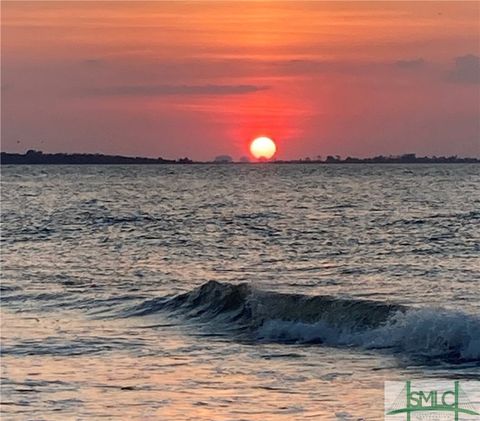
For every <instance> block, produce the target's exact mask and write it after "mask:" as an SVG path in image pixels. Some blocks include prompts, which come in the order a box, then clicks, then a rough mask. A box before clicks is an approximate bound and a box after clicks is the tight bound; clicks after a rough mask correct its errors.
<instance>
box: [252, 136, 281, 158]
mask: <svg viewBox="0 0 480 421" xmlns="http://www.w3.org/2000/svg"><path fill="white" fill-rule="evenodd" d="M250 152H251V153H252V155H253V156H254V157H255V158H257V159H270V158H271V157H272V156H273V155H275V152H277V146H276V145H275V142H274V141H273V140H272V139H270V138H269V137H265V136H261V137H257V138H256V139H254V140H253V142H252V143H251V144H250Z"/></svg>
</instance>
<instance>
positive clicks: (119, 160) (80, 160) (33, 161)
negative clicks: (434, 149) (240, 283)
mask: <svg viewBox="0 0 480 421" xmlns="http://www.w3.org/2000/svg"><path fill="white" fill-rule="evenodd" d="M0 155H1V156H0V164H1V165H135V164H137V165H138V164H141V165H166V164H170V165H172V164H176V165H179V164H215V165H225V164H228V165H235V164H248V163H251V164H256V163H258V162H256V161H255V162H248V161H247V162H234V161H233V160H230V159H226V160H224V161H218V160H216V161H193V160H191V159H189V158H180V159H177V160H174V159H173V160H172V159H164V158H145V157H128V156H121V155H103V154H79V153H72V154H66V153H54V154H50V153H43V152H41V151H35V150H30V151H27V152H26V153H24V154H18V153H8V152H2V153H1V154H0ZM264 163H266V164H478V163H480V159H479V158H460V157H457V156H449V157H445V156H441V157H436V156H434V157H427V156H424V157H417V156H416V155H415V154H405V155H400V156H376V157H373V158H352V157H347V158H345V159H342V158H340V157H339V156H331V155H329V156H327V157H326V158H325V159H324V160H322V159H310V158H305V159H295V160H285V161H283V160H274V161H265V162H264Z"/></svg>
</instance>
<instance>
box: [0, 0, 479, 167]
mask: <svg viewBox="0 0 480 421" xmlns="http://www.w3.org/2000/svg"><path fill="white" fill-rule="evenodd" d="M479 13H480V6H479V3H478V2H376V3H370V2H282V1H276V2H244V1H238V2H190V3H185V2H133V1H132V2H111V1H110V2H63V1H62V2H2V150H6V151H24V150H25V149H28V148H36V149H42V150H44V151H67V152H73V151H78V152H103V153H120V154H128V155H143V156H163V157H168V158H176V157H180V156H189V157H191V158H194V159H212V158H213V157H214V156H216V155H220V154H230V155H232V156H233V157H234V158H238V157H240V156H242V155H248V142H249V141H250V140H251V139H253V138H254V137H256V136H259V135H266V136H270V137H272V138H274V139H275V140H276V141H277V144H278V147H279V150H278V155H277V158H286V159H288V158H298V157H305V156H311V157H315V156H317V155H322V156H325V155H327V154H340V155H343V156H345V155H356V156H369V155H377V154H397V153H405V152H416V153H418V154H428V155H450V154H458V155H471V156H472V155H479V154H480V145H479V138H480V127H479V123H478V117H479V94H480V93H479V86H480V85H479V82H480V76H479V74H480V73H479V72H480V59H479V56H480V46H479V36H480V34H479V29H478V28H479V26H478V25H479V23H480V22H479Z"/></svg>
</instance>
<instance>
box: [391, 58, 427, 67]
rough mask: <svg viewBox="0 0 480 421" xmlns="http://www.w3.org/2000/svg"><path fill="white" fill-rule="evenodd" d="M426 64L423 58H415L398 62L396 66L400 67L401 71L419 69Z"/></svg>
mask: <svg viewBox="0 0 480 421" xmlns="http://www.w3.org/2000/svg"><path fill="white" fill-rule="evenodd" d="M424 64H425V60H424V59H423V58H414V59H410V60H397V61H396V62H395V66H397V67H400V68H401V69H418V68H420V67H422V66H423V65H424Z"/></svg>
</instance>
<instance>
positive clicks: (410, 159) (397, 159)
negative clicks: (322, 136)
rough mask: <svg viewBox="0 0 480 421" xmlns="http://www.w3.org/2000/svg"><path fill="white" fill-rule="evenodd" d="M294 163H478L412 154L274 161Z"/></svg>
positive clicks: (476, 161)
mask: <svg viewBox="0 0 480 421" xmlns="http://www.w3.org/2000/svg"><path fill="white" fill-rule="evenodd" d="M276 162H278V163H281V162H290V163H292V162H294V163H322V164H452V163H454V164H455V163H459V164H461V163H479V162H480V160H479V159H478V158H459V157H457V156H432V157H429V156H416V155H415V154H414V153H409V154H404V155H398V156H392V155H390V156H383V155H379V156H375V157H373V158H354V157H350V156H349V157H347V158H344V159H342V158H341V157H340V156H338V155H336V156H332V155H328V156H327V157H326V158H325V160H322V159H321V158H320V157H319V158H317V159H312V158H305V159H300V160H295V161H276Z"/></svg>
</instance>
